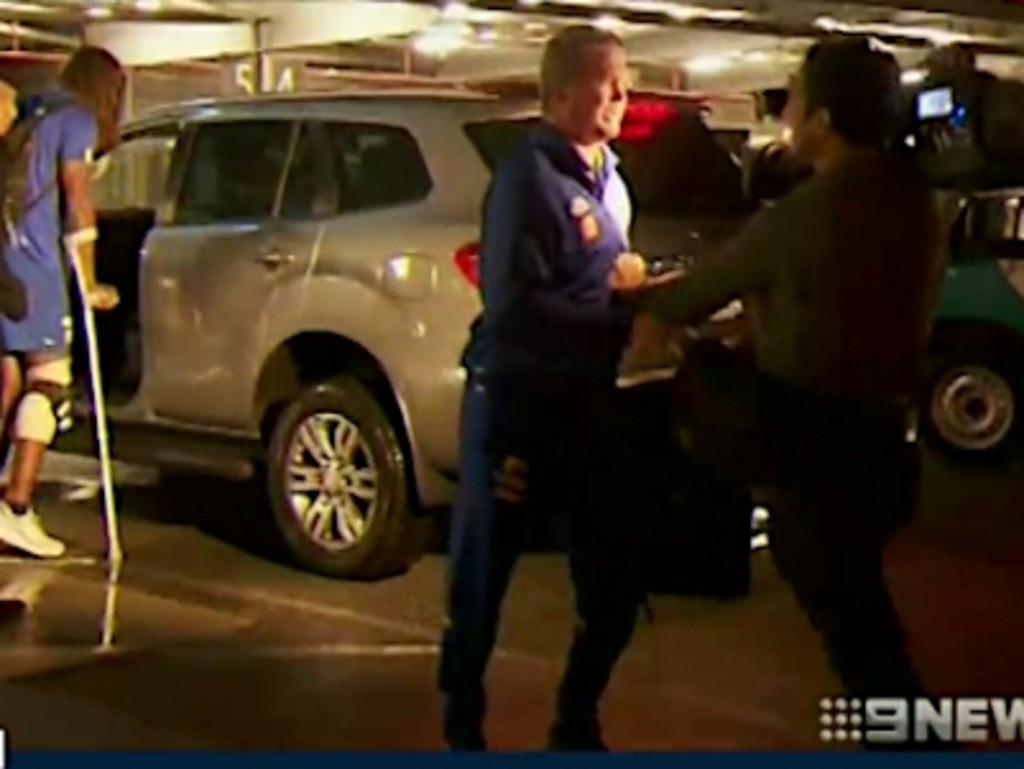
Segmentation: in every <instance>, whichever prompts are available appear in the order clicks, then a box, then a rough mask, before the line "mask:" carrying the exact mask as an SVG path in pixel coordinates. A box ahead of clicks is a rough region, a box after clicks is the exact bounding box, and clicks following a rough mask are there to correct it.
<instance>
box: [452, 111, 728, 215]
mask: <svg viewBox="0 0 1024 769" xmlns="http://www.w3.org/2000/svg"><path fill="white" fill-rule="evenodd" d="M537 122H538V118H535V117H533V118H522V119H500V120H488V121H481V122H475V123H469V124H467V125H466V126H465V131H466V134H467V136H468V137H469V139H470V141H471V142H472V143H473V145H474V146H475V147H476V150H477V152H478V153H479V154H480V157H481V158H482V159H483V161H484V162H485V163H486V164H487V165H488V167H489V168H490V169H491V170H492V171H493V170H494V168H495V166H496V165H497V163H498V161H499V160H500V159H501V157H502V156H503V155H504V154H505V153H506V152H508V151H510V150H511V149H512V148H514V147H515V146H516V145H517V144H518V143H519V142H520V141H521V140H522V137H523V134H524V133H525V132H526V131H527V130H528V129H529V128H530V127H531V126H533V125H535V124H536V123H537ZM746 140H747V132H746V131H741V130H737V131H717V132H716V131H712V130H711V129H709V128H708V127H707V126H706V125H705V124H704V121H703V120H702V119H701V117H700V115H699V114H698V113H697V112H696V111H693V110H686V109H680V108H678V107H676V106H675V105H673V104H671V103H670V102H664V101H644V102H633V103H631V104H630V108H629V111H628V113H627V116H626V120H625V121H624V123H623V130H622V135H621V136H620V137H619V139H618V140H617V141H615V142H614V143H613V145H612V147H613V149H614V150H615V152H616V154H617V155H618V156H619V158H620V160H621V167H622V172H623V175H624V176H625V177H626V180H627V182H628V184H629V186H630V189H631V190H632V193H633V198H634V202H635V205H636V209H637V213H638V214H640V215H648V216H658V217H684V216H702V217H704V216H729V215H734V214H737V213H740V212H742V211H744V210H745V209H746V208H747V207H748V203H747V201H746V196H745V195H744V193H743V177H742V170H741V168H740V165H739V163H738V162H737V160H736V158H735V156H736V155H737V154H738V153H739V152H740V149H741V147H742V146H743V144H744V143H745V142H746Z"/></svg>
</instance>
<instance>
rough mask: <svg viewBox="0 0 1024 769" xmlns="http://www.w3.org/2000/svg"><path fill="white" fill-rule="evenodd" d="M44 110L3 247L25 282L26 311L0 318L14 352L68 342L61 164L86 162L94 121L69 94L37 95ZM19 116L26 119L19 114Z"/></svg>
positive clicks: (51, 347)
mask: <svg viewBox="0 0 1024 769" xmlns="http://www.w3.org/2000/svg"><path fill="white" fill-rule="evenodd" d="M40 104H45V105H47V106H48V109H49V114H47V115H46V116H45V117H43V119H42V120H41V121H40V122H39V124H38V125H37V126H36V127H35V129H34V130H33V132H32V139H31V144H32V146H31V149H30V152H31V154H30V156H29V160H28V169H27V175H28V178H27V180H26V201H25V205H28V206H30V207H29V208H27V209H26V210H25V211H24V214H23V216H22V219H21V221H20V222H17V223H16V227H15V231H14V232H13V233H11V237H10V238H9V242H8V243H7V245H6V247H5V251H4V255H5V258H6V259H7V264H8V266H9V267H10V270H11V272H12V273H13V274H14V275H15V276H16V277H17V278H19V279H20V280H21V281H22V283H23V284H24V285H25V291H26V294H27V298H28V315H27V317H26V318H25V319H24V320H22V321H19V322H13V321H11V320H9V319H7V318H0V331H2V333H3V341H4V344H5V345H6V348H7V349H8V350H10V351H17V352H42V351H46V350H59V349H61V348H63V347H64V346H66V344H67V327H68V324H67V323H66V322H65V318H66V317H67V316H68V300H67V285H66V277H65V275H66V270H65V268H66V264H65V258H66V257H65V254H64V245H63V237H64V221H63V219H64V217H63V210H62V205H61V199H62V195H61V185H60V172H61V166H62V165H64V164H65V163H69V162H74V161H85V162H89V161H90V160H91V159H92V155H93V151H94V148H95V146H96V141H97V126H96V119H95V117H94V116H93V114H92V112H91V111H90V110H89V109H88V108H86V107H85V106H83V105H81V104H79V103H77V102H76V101H75V100H74V97H72V96H71V95H69V94H64V93H59V92H58V93H54V94H47V95H45V96H43V97H40V98H37V99H36V100H35V101H34V103H33V104H31V105H28V108H29V109H31V108H32V107H33V106H39V105H40ZM19 117H20V118H24V117H28V116H27V115H24V114H22V115H19Z"/></svg>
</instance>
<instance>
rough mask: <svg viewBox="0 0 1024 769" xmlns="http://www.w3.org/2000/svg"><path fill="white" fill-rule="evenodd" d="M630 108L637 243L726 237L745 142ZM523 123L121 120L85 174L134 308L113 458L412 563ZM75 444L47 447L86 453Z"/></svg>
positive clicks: (438, 114)
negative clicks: (482, 235)
mask: <svg viewBox="0 0 1024 769" xmlns="http://www.w3.org/2000/svg"><path fill="white" fill-rule="evenodd" d="M658 103H659V104H668V102H664V103H663V102H658ZM641 106H643V105H641ZM673 109H674V108H673ZM635 114H637V115H639V117H638V118H637V120H636V121H635V123H636V126H634V128H635V130H634V133H633V135H632V136H627V137H626V138H625V139H624V140H623V142H622V143H621V144H620V148H619V151H620V153H621V154H622V156H623V163H624V164H625V165H626V172H627V174H629V178H630V179H631V180H632V181H633V183H634V185H635V189H634V194H635V196H636V197H637V200H638V209H639V213H640V221H639V222H638V240H639V242H638V245H639V247H640V248H642V249H644V250H645V252H646V253H650V254H673V253H679V252H680V251H681V250H688V251H693V250H694V249H695V247H696V246H699V244H700V243H701V242H703V241H704V240H707V239H709V238H710V239H712V240H713V239H715V237H716V233H718V232H722V231H723V228H724V231H730V230H731V226H730V225H729V220H730V218H731V217H732V216H733V215H740V214H741V209H742V208H743V206H744V204H743V202H742V199H743V196H742V189H741V187H742V185H741V183H740V174H739V170H738V168H737V167H736V166H735V163H734V162H733V160H732V158H731V157H730V154H729V152H728V151H727V149H726V147H727V146H728V143H729V142H730V141H731V142H733V143H742V141H741V139H742V137H741V136H738V135H733V134H729V133H728V132H726V133H723V134H722V135H721V136H719V137H715V136H713V135H712V133H711V132H709V131H708V130H707V129H706V128H705V127H704V126H703V123H702V122H701V121H700V120H699V118H696V117H693V118H692V119H691V115H690V113H689V112H687V111H685V110H679V111H676V112H674V113H673V114H674V115H675V116H676V117H677V118H678V117H680V116H682V117H683V118H685V119H682V120H678V119H677V120H674V121H673V120H670V119H669V117H670V116H669V115H668V113H663V112H657V111H656V112H653V113H652V112H651V111H650V105H647V108H646V109H640V110H639V111H638V112H636V113H635ZM532 115H533V111H532V109H531V108H529V107H525V106H524V105H523V104H522V103H511V102H508V101H501V100H497V99H494V98H488V97H485V96H482V95H468V94H460V93H458V92H442V93H436V92H422V91H415V92H403V93H398V92H394V91H384V92H373V93H369V92H357V93H352V94H345V95H330V96H307V97H272V98H261V99H249V100H244V101H215V102H201V103H192V104H187V105H180V106H176V107H174V108H168V109H165V110H162V111H160V112H157V113H151V114H150V115H148V116H147V117H146V118H145V119H142V120H139V121H136V122H134V123H132V124H130V125H129V126H127V127H126V129H125V131H124V137H123V138H124V140H123V143H122V144H121V145H120V146H119V147H118V148H117V149H116V150H115V151H114V152H113V153H111V154H110V155H109V156H108V157H107V158H106V159H105V160H104V161H103V164H102V166H101V168H100V169H98V174H97V179H96V182H95V194H96V198H97V202H98V207H99V209H100V225H99V229H100V240H99V245H98V269H99V277H100V279H101V280H104V281H106V282H109V283H113V284H115V285H117V286H118V288H119V289H120V291H121V295H122V306H121V307H119V308H118V309H117V310H116V311H115V312H113V313H111V314H108V315H103V316H101V317H99V319H98V323H99V331H100V337H101V356H102V360H103V368H104V375H105V384H106V387H107V400H108V404H110V406H109V411H110V418H111V422H112V426H113V436H114V438H113V440H114V454H115V456H116V457H117V458H119V459H123V460H126V461H130V462H135V463H141V464H151V465H155V466H158V467H162V468H164V469H170V470H190V471H200V472H204V473H211V474H218V475H223V476H226V477H230V478H238V479H246V478H250V477H253V476H255V475H259V476H263V477H265V479H266V483H267V489H268V494H269V501H270V507H271V509H272V512H273V516H274V520H275V523H276V525H277V528H278V529H279V531H280V533H281V536H282V538H283V540H284V542H285V544H286V545H287V547H288V549H289V551H290V553H291V554H292V556H293V557H294V559H295V560H296V561H297V562H298V563H299V564H300V565H302V566H304V567H305V568H308V569H311V570H314V571H317V572H320V573H323V574H328V575H332V576H337V577H342V578H352V579H368V578H377V577H380V576H385V575H389V574H394V573H397V572H400V571H402V570H403V569H404V568H406V567H407V566H408V565H410V564H411V563H412V562H413V561H414V560H415V559H416V558H417V557H418V556H419V554H420V551H421V543H422V536H421V533H422V530H423V522H424V520H425V513H424V512H423V511H426V510H430V509H433V508H435V507H437V506H438V505H441V504H443V503H446V502H448V501H450V499H451V497H452V493H453V489H454V481H455V473H456V469H457V454H458V446H457V433H458V430H457V427H458V418H459V412H458V410H459V401H460V394H461V387H462V383H463V374H462V371H461V369H460V366H459V359H460V354H461V352H462V348H463V346H464V344H465V342H466V339H467V333H468V329H469V327H470V324H471V322H472V320H473V319H474V317H475V315H476V314H477V312H478V310H479V306H480V305H479V300H478V295H477V287H476V245H475V239H476V238H477V237H478V229H479V223H478V219H479V210H480V205H481V200H482V199H483V195H484V192H485V189H486V186H487V184H488V182H489V178H490V173H491V168H492V167H493V165H494V163H495V162H496V160H497V158H498V157H500V154H501V152H503V151H504V150H505V149H506V148H507V147H509V146H511V144H512V143H514V141H515V140H516V139H517V138H518V136H519V135H520V134H521V132H522V131H523V130H524V129H525V128H526V127H527V126H528V125H529V124H530V123H531V122H532V121H533V120H534V119H535V118H534V117H533V116H532ZM668 126H672V127H671V128H669V127H668ZM735 133H742V132H735ZM716 138H717V139H719V141H716ZM737 146H738V144H737ZM680 148H683V149H680ZM714 153H717V154H715V155H714V157H712V154H714ZM645 159H646V160H645ZM681 221H685V222H687V223H688V225H689V226H686V227H681V226H680V222H681ZM83 341H84V340H83V339H82V334H81V333H79V334H77V342H78V344H79V346H80V349H79V350H78V351H77V354H76V356H75V357H76V362H77V364H78V367H79V368H80V369H81V372H80V373H83V374H84V366H85V360H86V357H85V354H84V347H83V346H82V345H83ZM83 391H84V390H83ZM87 408H88V405H87V404H85V403H82V404H81V405H80V409H81V411H85V410H86V409H87ZM86 433H87V431H83V430H78V431H76V432H73V433H71V434H69V435H67V436H63V437H62V438H61V439H60V441H59V442H58V445H57V448H58V449H59V450H65V451H77V452H89V451H91V450H92V449H91V442H90V441H89V440H87V438H88V435H87V434H86Z"/></svg>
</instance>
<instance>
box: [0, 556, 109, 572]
mask: <svg viewBox="0 0 1024 769" xmlns="http://www.w3.org/2000/svg"><path fill="white" fill-rule="evenodd" d="M100 563H103V559H102V558H99V557H97V556H95V555H67V556H64V557H62V558H46V559H43V558H33V557H32V556H30V555H0V566H33V567H36V568H40V569H45V568H50V567H59V566H95V565H97V564H100Z"/></svg>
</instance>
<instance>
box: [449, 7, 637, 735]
mask: <svg viewBox="0 0 1024 769" xmlns="http://www.w3.org/2000/svg"><path fill="white" fill-rule="evenodd" d="M541 92H542V100H543V102H544V113H545V114H544V118H545V119H544V121H543V122H542V124H541V125H540V126H538V127H537V128H536V129H535V130H533V131H532V132H531V133H530V134H529V136H528V137H527V139H526V141H525V142H524V143H523V144H522V146H520V147H519V148H518V149H517V150H516V151H514V152H513V153H511V155H510V156H509V157H507V158H505V159H504V160H503V161H502V162H501V163H500V164H499V167H498V168H497V170H496V172H495V177H494V180H493V182H492V184H491V187H490V189H489V190H488V193H487V198H486V201H485V203H484V215H483V228H482V238H481V239H482V247H481V259H480V272H481V284H482V293H483V315H482V317H481V318H480V320H479V321H478V322H477V323H476V324H474V329H473V338H472V340H471V341H470V344H469V346H468V349H467V352H466V355H465V364H466V368H467V369H468V371H469V379H468V382H467V386H466V392H465V397H464V401H463V410H462V435H461V439H460V448H461V461H460V465H461V467H460V473H459V476H460V492H459V496H458V499H457V500H456V503H455V506H454V509H453V511H452V532H451V544H450V562H449V568H450V584H449V591H448V615H449V624H448V627H447V629H446V631H445V634H444V639H443V649H442V658H441V666H440V686H441V689H442V690H443V691H444V692H445V694H446V697H447V701H446V714H445V738H446V740H447V741H448V743H449V745H450V746H451V747H453V748H456V749H471V750H481V749H484V748H485V740H484V735H483V729H482V721H483V716H484V687H483V677H484V672H485V669H486V666H487V662H488V660H489V658H490V655H491V651H492V649H493V647H494V642H495V636H496V633H497V629H498V620H499V615H500V609H501V604H502V601H503V598H504V594H505V591H506V589H507V587H508V583H509V578H510V576H511V572H512V568H513V565H514V564H515V561H516V559H517V557H518V556H519V554H520V552H521V551H522V548H523V546H524V544H525V541H526V536H527V534H528V532H529V529H530V526H531V521H532V520H533V519H534V517H535V516H536V514H537V513H540V512H545V513H547V512H550V513H557V514H559V515H561V516H564V518H565V520H566V521H567V524H568V535H569V560H570V572H571V577H572V582H573V586H574V588H575V593H576V605H577V610H578V614H579V618H580V622H579V625H578V627H577V629H576V632H575V635H574V639H573V646H572V650H571V652H570V655H569V661H568V664H567V667H566V671H565V675H564V678H563V681H562V685H561V688H560V690H559V695H558V704H557V709H558V710H557V715H556V722H555V725H554V727H553V729H552V732H551V735H550V746H551V747H552V748H555V749H569V750H577V749H580V750H599V749H603V744H602V740H601V735H600V729H599V725H598V713H597V706H598V700H599V699H600V697H601V695H602V693H603V691H604V689H605V686H606V685H607V683H608V679H609V677H610V675H611V672H612V668H613V666H614V664H615V662H616V660H617V659H618V657H619V655H620V654H621V653H622V650H623V648H624V647H625V646H626V644H627V642H628V641H629V638H630V636H631V634H632V631H633V626H634V622H635V617H636V613H637V609H638V607H639V604H640V602H641V599H642V597H643V584H642V582H641V580H640V579H639V578H638V576H639V569H638V568H637V564H635V563H626V562H625V561H624V560H623V559H624V557H625V556H627V555H629V554H630V553H631V552H635V551H632V549H631V548H630V545H629V541H628V540H629V536H630V531H631V528H632V527H631V526H630V525H629V523H628V515H624V512H625V511H624V510H623V509H621V508H617V507H616V505H615V503H614V493H615V489H614V488H612V487H610V486H609V484H608V480H609V479H612V478H614V477H615V468H614V467H613V455H612V452H611V449H612V448H613V444H614V441H613V439H612V437H611V432H610V430H609V426H610V424H611V421H612V416H613V413H614V409H613V403H612V399H613V395H614V392H615V380H616V373H617V368H618V361H619V358H620V357H621V355H622V351H623V348H624V346H625V344H626V341H627V339H628V337H629V332H630V327H631V322H632V310H631V309H630V308H629V306H628V305H627V304H625V303H624V302H623V301H622V300H621V299H620V298H618V297H617V295H616V289H617V288H622V289H628V288H635V287H637V285H639V282H640V281H642V280H643V277H644V272H645V271H644V268H643V261H642V260H641V259H639V258H638V257H636V256H635V255H632V254H629V253H627V252H628V251H629V246H628V242H629V241H628V230H629V224H630V221H629V220H630V205H629V196H628V192H627V190H626V187H625V185H624V183H623V180H622V179H621V178H620V176H619V174H618V172H617V170H616V162H615V157H614V156H613V154H612V152H611V150H610V149H609V148H608V146H607V143H608V142H609V141H610V140H612V139H613V138H615V136H616V135H617V134H618V132H619V126H620V124H621V121H622V118H623V115H624V112H625V106H626V98H627V97H626V62H625V51H624V49H623V46H622V44H621V43H620V42H619V41H618V39H617V38H615V37H614V36H613V35H610V34H608V33H606V32H601V31H599V30H597V29H595V28H593V27H590V26H586V27H572V28H569V29H567V30H564V31H563V32H561V33H559V34H558V35H557V36H555V37H554V38H553V39H552V40H551V41H550V42H549V44H548V46H547V49H546V51H545V54H544V60H543V64H542V72H541ZM638 268H639V269H638Z"/></svg>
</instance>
